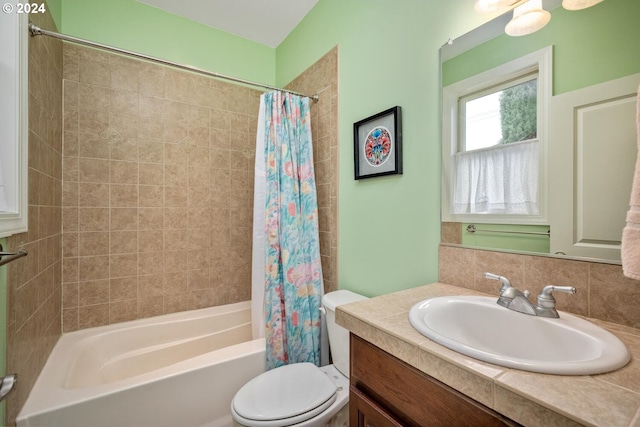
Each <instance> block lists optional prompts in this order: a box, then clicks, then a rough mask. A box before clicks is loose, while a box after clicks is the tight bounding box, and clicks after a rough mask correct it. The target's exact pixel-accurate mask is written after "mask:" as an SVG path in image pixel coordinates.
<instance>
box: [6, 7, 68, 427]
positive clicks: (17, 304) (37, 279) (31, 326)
mask: <svg viewBox="0 0 640 427" xmlns="http://www.w3.org/2000/svg"><path fill="white" fill-rule="evenodd" d="M29 19H31V21H32V22H33V23H34V24H35V25H37V26H39V27H41V28H45V29H52V30H55V28H56V27H55V24H54V23H53V20H52V19H51V16H50V15H49V13H48V12H47V13H45V14H33V15H30V17H29ZM28 102H29V137H28V139H29V172H28V180H29V213H28V214H29V231H28V232H27V233H21V234H17V235H13V236H11V237H9V238H8V239H7V247H6V248H5V249H6V250H16V249H18V248H24V249H26V250H27V252H28V253H29V255H28V256H27V257H24V258H20V259H19V260H16V261H14V262H12V263H10V264H8V265H7V350H6V351H7V362H6V371H7V372H8V373H14V372H15V373H18V387H17V388H16V390H15V391H14V392H13V393H11V394H10V395H9V396H8V398H7V399H6V402H7V404H6V413H5V415H6V421H7V422H6V424H3V425H14V424H15V417H16V416H17V414H18V411H19V410H20V408H21V407H22V405H23V403H24V401H25V400H26V398H27V395H28V394H29V391H30V390H31V387H32V385H33V383H34V382H35V380H36V378H37V376H38V374H39V372H40V370H41V369H42V367H43V366H44V363H45V362H46V360H47V357H48V356H49V353H50V352H51V349H52V348H53V346H54V345H55V343H56V341H57V339H58V337H59V336H60V334H61V330H60V313H61V310H60V302H61V295H62V291H61V284H60V277H61V266H62V261H61V234H60V232H61V223H62V208H61V199H62V195H61V194H62V192H61V191H62V184H61V182H62V43H61V42H60V41H56V40H55V39H51V38H45V37H35V38H29V100H28ZM1 421H4V420H1Z"/></svg>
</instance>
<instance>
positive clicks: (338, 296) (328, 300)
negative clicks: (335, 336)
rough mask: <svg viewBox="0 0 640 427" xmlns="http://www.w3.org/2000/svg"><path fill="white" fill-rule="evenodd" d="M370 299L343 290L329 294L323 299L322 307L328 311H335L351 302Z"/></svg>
mask: <svg viewBox="0 0 640 427" xmlns="http://www.w3.org/2000/svg"><path fill="white" fill-rule="evenodd" d="M366 299H368V298H367V297H365V296H363V295H360V294H356V293H355V292H351V291H348V290H346V289H341V290H339V291H333V292H329V293H328V294H325V295H324V297H322V305H323V306H324V307H325V308H326V309H327V310H332V311H335V309H336V307H337V306H339V305H342V304H349V303H351V302H356V301H362V300H366Z"/></svg>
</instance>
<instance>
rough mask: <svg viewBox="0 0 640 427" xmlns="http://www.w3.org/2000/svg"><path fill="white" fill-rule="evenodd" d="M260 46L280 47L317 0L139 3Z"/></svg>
mask: <svg viewBox="0 0 640 427" xmlns="http://www.w3.org/2000/svg"><path fill="white" fill-rule="evenodd" d="M138 1H139V2H140V3H145V4H148V5H149V6H153V7H157V8H158V9H162V10H165V11H167V12H170V13H173V14H175V15H179V16H182V17H184V18H188V19H191V20H193V21H196V22H200V23H201V24H205V25H208V26H210V27H213V28H216V29H218V30H222V31H225V32H227V33H231V34H235V35H237V36H240V37H242V38H245V39H248V40H252V41H255V42H258V43H260V44H263V45H266V46H269V47H277V46H278V45H279V44H280V43H281V42H282V40H284V39H285V38H286V37H287V35H289V33H290V32H291V30H293V29H294V28H295V26H296V25H298V23H299V22H300V21H301V20H302V18H304V16H305V15H306V14H307V13H308V12H309V11H310V10H311V9H312V8H313V6H315V4H316V3H317V2H318V0H186V1H185V0H138Z"/></svg>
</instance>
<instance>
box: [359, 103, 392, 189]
mask: <svg viewBox="0 0 640 427" xmlns="http://www.w3.org/2000/svg"><path fill="white" fill-rule="evenodd" d="M353 144H354V146H353V148H354V150H353V151H354V159H353V160H354V179H356V180H360V179H365V178H373V177H377V176H385V175H401V174H402V109H401V107H399V106H395V107H392V108H389V109H388V110H385V111H382V112H380V113H378V114H374V115H373V116H371V117H367V118H366V119H362V120H360V121H357V122H355V123H354V124H353Z"/></svg>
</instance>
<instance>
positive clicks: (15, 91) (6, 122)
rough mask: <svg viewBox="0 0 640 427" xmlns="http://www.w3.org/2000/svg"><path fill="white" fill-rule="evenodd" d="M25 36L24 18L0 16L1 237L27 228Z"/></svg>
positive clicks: (13, 14)
mask: <svg viewBox="0 0 640 427" xmlns="http://www.w3.org/2000/svg"><path fill="white" fill-rule="evenodd" d="M28 34H29V31H28V15H27V14H18V13H3V14H1V15H0V51H1V52H2V57H0V62H1V63H2V68H3V70H4V72H3V73H2V75H0V93H2V94H3V96H2V97H0V126H1V127H2V128H3V129H4V131H3V133H2V136H0V161H2V173H3V181H4V184H5V189H6V194H7V204H8V206H9V210H7V211H2V212H0V237H6V236H10V235H12V234H17V233H21V232H25V231H27V228H28V227H27V223H28V215H27V214H28V184H27V177H28V134H29V129H28V116H29V115H28V108H27V105H28V90H29V89H28V57H29V48H28V47H29V39H28ZM5 72H6V74H5Z"/></svg>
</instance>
